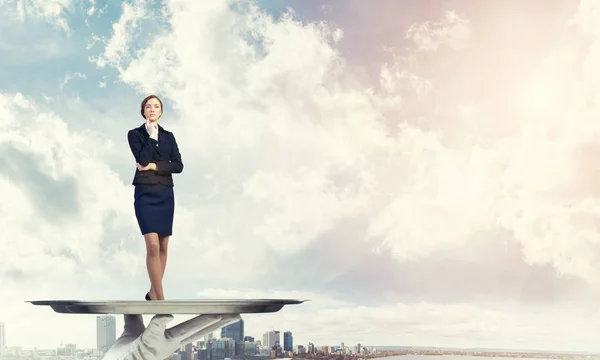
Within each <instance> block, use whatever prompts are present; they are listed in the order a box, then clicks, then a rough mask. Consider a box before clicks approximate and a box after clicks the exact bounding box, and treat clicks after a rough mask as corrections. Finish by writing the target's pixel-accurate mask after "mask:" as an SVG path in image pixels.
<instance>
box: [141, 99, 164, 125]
mask: <svg viewBox="0 0 600 360" xmlns="http://www.w3.org/2000/svg"><path fill="white" fill-rule="evenodd" d="M161 115H162V109H161V108H160V102H159V101H158V99H157V98H152V99H150V100H148V102H146V106H144V116H145V117H146V119H148V120H149V121H157V120H158V118H160V116H161Z"/></svg>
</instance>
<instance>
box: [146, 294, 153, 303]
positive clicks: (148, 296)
mask: <svg viewBox="0 0 600 360" xmlns="http://www.w3.org/2000/svg"><path fill="white" fill-rule="evenodd" d="M146 300H148V301H152V299H150V293H149V292H147V293H146Z"/></svg>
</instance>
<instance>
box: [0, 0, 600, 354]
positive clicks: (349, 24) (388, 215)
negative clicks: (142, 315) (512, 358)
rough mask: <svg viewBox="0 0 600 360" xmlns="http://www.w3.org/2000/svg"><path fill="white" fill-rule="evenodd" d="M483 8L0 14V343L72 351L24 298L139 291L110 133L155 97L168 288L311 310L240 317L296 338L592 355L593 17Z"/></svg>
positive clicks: (103, 8) (63, 3)
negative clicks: (163, 153)
mask: <svg viewBox="0 0 600 360" xmlns="http://www.w3.org/2000/svg"><path fill="white" fill-rule="evenodd" d="M23 4H25V5H26V6H25V7H24V9H26V12H25V13H26V14H27V15H26V16H25V17H23V18H21V17H19V16H18V10H19V9H20V6H22V5H23ZM252 4H256V5H257V7H253V6H251V5H252ZM298 4H302V5H301V6H299V5H298ZM502 4H503V5H499V3H497V2H493V1H483V2H478V3H477V4H474V3H473V2H470V1H466V0H452V1H433V0H432V1H426V2H422V1H402V2H398V1H391V0H390V1H387V0H386V1H378V2H377V6H376V7H373V5H372V3H371V2H368V3H367V2H365V1H358V0H351V1H341V0H339V1H327V2H325V1H321V2H319V1H303V2H301V3H300V2H293V1H262V2H259V3H248V2H245V1H244V2H241V5H239V6H238V7H237V8H236V9H232V7H231V6H230V5H229V3H228V2H226V1H224V0H212V1H203V2H195V1H191V0H190V1H185V0H177V1H175V0H172V1H168V2H164V4H163V5H161V6H159V4H158V2H154V1H144V0H130V1H124V2H117V1H110V2H103V1H99V0H98V1H95V2H93V1H89V0H86V1H84V0H54V1H50V2H36V1H10V2H8V3H4V5H2V6H1V7H0V12H2V13H3V15H4V17H3V19H6V22H5V23H3V24H2V25H0V27H1V28H0V31H2V34H3V37H2V39H0V49H1V50H2V53H3V56H2V58H1V59H0V111H1V112H2V114H3V115H2V116H1V117H0V160H1V161H2V164H3V166H2V167H0V196H2V197H3V198H4V199H5V200H4V201H3V202H1V204H0V217H1V218H2V219H3V221H2V222H0V225H1V226H0V229H2V230H3V231H4V233H5V238H6V239H7V241H4V242H0V253H2V254H3V255H2V259H3V260H2V262H0V283H1V284H2V289H3V291H2V292H3V294H8V295H7V296H4V297H2V298H1V299H0V321H3V322H5V323H6V324H7V325H6V326H7V332H8V336H7V342H8V345H9V346H17V345H19V346H24V347H33V346H38V347H54V346H57V345H58V344H60V343H61V341H65V342H73V343H76V344H77V345H78V346H80V347H94V339H95V334H94V331H95V330H94V320H93V318H85V317H65V316H62V315H58V314H54V313H51V312H50V311H49V310H48V309H39V308H33V307H32V306H28V305H27V304H25V303H24V301H26V300H31V299H48V298H53V299H65V298H75V299H117V298H118V299H120V298H125V299H142V298H143V295H144V294H145V292H146V291H147V286H148V284H147V275H146V270H145V266H144V257H145V250H144V245H143V238H142V237H141V235H140V233H139V229H138V228H137V224H136V221H135V216H134V213H133V200H132V194H133V188H132V186H131V180H132V177H133V173H134V160H133V157H132V155H131V154H130V151H129V148H128V145H127V143H126V133H127V131H128V130H129V129H131V128H133V127H137V126H139V125H140V124H141V123H142V121H143V119H142V118H141V117H140V115H139V110H138V106H139V103H140V101H141V100H142V99H143V98H144V97H145V96H146V95H147V94H149V93H155V94H157V95H159V96H160V97H161V98H162V99H163V101H164V105H165V109H164V116H163V117H162V118H161V125H163V126H164V127H165V128H167V129H168V130H170V131H173V133H174V134H175V136H176V138H177V141H178V143H179V144H180V148H181V149H182V154H183V161H184V164H185V170H184V172H183V173H182V174H180V175H178V176H176V177H175V183H176V185H175V186H176V187H175V194H176V204H177V208H176V211H175V233H174V235H173V238H172V242H171V249H170V251H171V255H170V256H171V257H170V259H169V263H168V268H167V272H166V275H165V294H166V297H167V298H231V297H245V298H253V297H291V298H309V299H312V300H313V301H311V303H309V304H305V305H302V306H300V307H293V308H289V309H285V310H284V311H282V312H280V313H278V314H272V315H268V316H258V315H257V316H248V317H247V318H245V320H246V329H247V332H248V334H249V335H252V336H255V337H257V338H261V336H262V333H263V332H265V331H267V330H268V329H271V328H276V329H279V330H281V331H285V330H291V331H292V332H293V333H294V339H295V342H297V343H300V344H307V343H308V342H309V341H311V342H313V343H315V344H318V345H337V344H339V343H341V342H345V343H346V344H352V345H354V344H355V343H359V342H360V343H361V344H366V345H390V346H392V345H413V346H463V347H488V348H531V349H536V348H537V349H559V350H569V349H573V350H600V349H597V348H596V341H595V337H594V326H595V325H594V324H595V322H594V321H595V319H598V316H600V314H598V311H597V310H596V305H595V304H596V303H597V301H598V300H599V296H600V293H599V292H598V290H599V289H600V288H599V287H598V283H597V279H598V275H599V274H600V267H598V265H597V264H598V263H599V262H598V261H597V260H598V256H599V255H598V254H600V253H599V252H598V251H597V245H598V244H597V240H596V239H597V238H598V236H597V235H598V228H597V224H598V216H599V215H598V214H600V212H599V211H598V209H600V207H599V206H598V199H597V197H598V194H600V191H599V189H600V188H598V186H597V182H596V181H594V180H593V179H595V178H597V176H596V175H598V172H597V169H599V168H598V167H597V165H596V162H597V161H596V160H595V154H596V152H597V149H598V147H597V145H596V144H597V136H598V135H597V134H598V133H599V130H600V128H599V126H598V124H597V121H595V119H597V114H598V101H597V99H598V95H597V94H598V90H599V89H600V72H599V71H598V70H597V67H596V66H595V64H596V63H597V60H598V59H597V57H598V55H597V52H596V50H595V46H597V43H596V42H597V37H598V34H600V31H599V30H598V25H596V24H598V23H600V21H598V19H597V18H596V16H597V15H595V14H596V13H595V12H594V11H592V10H593V7H594V6H597V5H594V2H591V1H586V0H582V1H580V2H576V3H569V4H566V3H564V2H562V1H558V0H556V1H554V0H552V1H544V2H541V1H533V2H529V3H528V4H527V6H523V5H522V3H521V2H518V1H509V2H503V3H502ZM519 4H521V5H519ZM51 5H55V7H52V6H51ZM44 6H46V7H44ZM92 6H93V7H94V12H93V13H91V12H90V13H91V15H89V14H88V10H89V9H90V8H91V7H92ZM542 6H543V7H542ZM288 7H291V8H292V9H293V15H289V14H288V13H287V9H288ZM57 9H58V10H59V11H56V10H57ZM159 10H160V11H159ZM162 10H164V13H163V12H162ZM542 10H543V11H542ZM169 14H171V15H172V16H170V15H169ZM534 15H535V16H534ZM133 24H135V25H136V26H132V25H133ZM539 29H541V30H542V31H538V30H539ZM98 39H99V40H98ZM65 79H68V81H65ZM101 84H102V86H101ZM5 254H7V255H5ZM65 279H68V280H69V281H65ZM49 321H51V322H52V324H55V325H56V327H57V329H60V331H52V333H51V334H48V332H47V330H46V329H43V328H40V327H39V326H37V325H36V324H38V323H47V322H49ZM556 324H561V326H556ZM118 326H119V327H120V326H122V324H121V323H120V322H118Z"/></svg>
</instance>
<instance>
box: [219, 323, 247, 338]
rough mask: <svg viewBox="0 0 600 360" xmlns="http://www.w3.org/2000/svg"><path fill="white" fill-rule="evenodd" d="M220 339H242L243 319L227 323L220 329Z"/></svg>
mask: <svg viewBox="0 0 600 360" xmlns="http://www.w3.org/2000/svg"><path fill="white" fill-rule="evenodd" d="M221 338H222V339H226V338H227V339H233V341H236V342H238V341H244V320H242V319H240V321H238V322H234V323H233V324H229V325H227V326H225V327H223V328H222V329H221Z"/></svg>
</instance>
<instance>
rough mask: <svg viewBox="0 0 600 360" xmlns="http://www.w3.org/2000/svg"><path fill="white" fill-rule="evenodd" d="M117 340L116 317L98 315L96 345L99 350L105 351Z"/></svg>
mask: <svg viewBox="0 0 600 360" xmlns="http://www.w3.org/2000/svg"><path fill="white" fill-rule="evenodd" d="M116 341H117V325H116V321H115V317H114V316H112V315H103V316H97V317H96V345H97V348H98V351H100V352H102V353H104V352H106V351H108V349H110V348H111V347H112V346H113V345H114V344H115V342H116Z"/></svg>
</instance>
